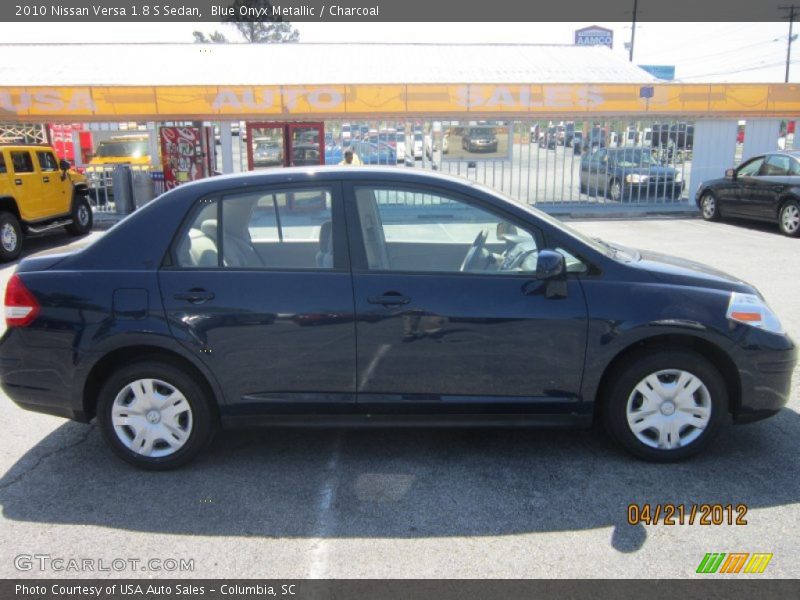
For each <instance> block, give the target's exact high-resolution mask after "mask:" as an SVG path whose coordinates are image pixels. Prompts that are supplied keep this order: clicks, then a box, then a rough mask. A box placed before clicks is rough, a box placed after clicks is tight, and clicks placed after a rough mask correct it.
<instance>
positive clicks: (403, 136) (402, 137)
mask: <svg viewBox="0 0 800 600" xmlns="http://www.w3.org/2000/svg"><path fill="white" fill-rule="evenodd" d="M397 141H398V142H405V141H406V134H405V133H398V134H397Z"/></svg>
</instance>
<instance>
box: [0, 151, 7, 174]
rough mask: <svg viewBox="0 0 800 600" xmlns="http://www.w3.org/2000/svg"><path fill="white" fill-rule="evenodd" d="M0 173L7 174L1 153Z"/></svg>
mask: <svg viewBox="0 0 800 600" xmlns="http://www.w3.org/2000/svg"><path fill="white" fill-rule="evenodd" d="M0 173H8V169H7V168H6V156H5V154H3V153H2V152H0Z"/></svg>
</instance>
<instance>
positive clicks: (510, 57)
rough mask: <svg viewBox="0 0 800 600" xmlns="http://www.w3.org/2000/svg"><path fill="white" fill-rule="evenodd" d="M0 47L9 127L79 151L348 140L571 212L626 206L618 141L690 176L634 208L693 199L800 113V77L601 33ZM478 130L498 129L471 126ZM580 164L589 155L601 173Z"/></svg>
mask: <svg viewBox="0 0 800 600" xmlns="http://www.w3.org/2000/svg"><path fill="white" fill-rule="evenodd" d="M3 50H4V53H5V55H6V56H14V57H17V60H14V61H7V62H6V63H4V64H3V65H0V111H2V116H0V129H2V135H3V137H4V140H5V141H11V140H12V139H18V138H20V137H22V138H24V139H26V140H28V141H49V142H51V143H53V144H54V145H55V146H56V148H57V150H58V151H59V153H61V154H62V156H65V157H66V158H68V159H70V160H72V161H74V162H75V163H76V165H77V166H78V167H85V166H86V165H87V163H94V164H98V163H100V162H102V160H101V159H102V158H103V156H102V154H103V152H98V147H99V145H100V144H101V143H102V142H104V141H105V142H109V141H123V142H124V141H125V140H133V139H136V140H139V141H140V142H141V144H143V146H141V145H140V146H139V150H137V151H136V152H137V153H138V155H139V156H137V159H138V161H139V162H140V163H141V159H142V156H146V157H149V160H148V159H146V161H147V162H149V164H148V165H147V168H148V169H149V170H151V171H152V172H153V175H154V176H156V177H162V178H163V177H165V176H166V178H167V179H168V180H170V181H171V182H172V183H171V185H174V184H177V183H180V182H181V181H185V180H189V179H195V178H198V177H205V176H209V175H212V174H214V173H216V172H224V173H229V172H237V171H244V170H249V169H256V168H281V167H283V166H290V165H309V164H325V163H326V162H327V163H334V162H338V160H340V158H341V153H342V150H343V148H344V147H346V146H352V147H354V148H355V149H357V151H358V152H360V153H361V154H363V155H364V156H363V158H364V159H365V160H364V162H370V163H386V164H392V165H395V166H396V168H428V169H435V170H438V171H442V172H448V173H453V174H457V175H461V176H463V177H467V178H469V179H473V180H477V181H480V182H481V183H484V184H486V185H489V186H491V187H494V188H496V189H498V190H501V191H503V192H505V193H507V194H509V195H511V196H512V197H514V198H515V199H517V200H518V201H520V202H525V203H530V204H536V205H538V206H541V207H543V208H545V209H546V210H551V211H553V212H565V211H566V212H578V213H579V212H581V211H585V210H586V209H587V208H589V209H592V210H600V211H604V210H615V209H619V208H620V204H621V202H620V200H619V199H618V198H615V197H613V195H609V193H608V189H607V185H608V182H609V181H610V179H609V178H613V174H611V173H609V172H608V169H609V167H607V166H606V167H604V166H602V165H603V164H605V163H603V162H601V160H600V159H601V158H604V157H605V155H606V154H608V155H610V154H612V153H614V152H616V153H617V154H619V153H620V152H622V153H623V154H625V156H626V157H628V158H627V159H629V160H634V161H642V160H643V161H644V164H650V165H654V167H653V168H654V170H657V171H659V173H662V172H665V171H668V172H669V177H670V178H671V179H670V181H673V182H680V184H679V186H678V187H677V188H675V187H673V188H672V189H671V190H670V192H669V193H661V192H664V190H663V189H662V190H660V189H655V190H654V193H645V194H644V195H641V194H640V195H638V196H637V197H633V198H628V199H627V203H626V206H625V208H626V209H638V210H644V211H647V210H652V209H654V208H657V209H658V210H677V209H684V210H685V209H686V207H687V206H693V200H694V198H693V194H694V190H696V189H697V187H698V186H699V184H700V182H701V181H703V180H705V179H709V178H714V177H719V176H721V175H722V174H723V172H724V170H725V169H726V168H727V167H730V166H733V165H734V164H737V163H738V162H740V161H741V160H743V159H744V158H747V157H749V156H752V155H754V154H757V153H762V152H766V151H772V150H776V149H778V148H790V147H793V146H794V121H795V119H797V118H798V117H800V86H798V85H796V84H758V83H754V84H739V83H737V84H709V83H691V84H689V83H681V82H680V81H676V82H665V81H662V80H659V79H656V78H655V77H654V76H653V75H651V74H650V73H648V72H646V71H645V70H643V69H641V68H639V67H637V66H635V65H633V64H632V63H629V62H627V61H625V60H624V59H623V58H621V57H619V56H617V55H616V54H614V53H613V52H612V51H610V50H609V49H608V48H605V47H602V46H580V45H563V46H561V45H534V44H530V45H517V44H489V45H485V44H481V45H477V44H474V45H471V44H465V45H460V44H69V45H55V44H53V45H50V44H26V45H19V44H17V45H7V44H6V45H3ZM476 132H478V133H481V132H482V133H481V135H483V136H484V137H486V138H487V140H488V141H487V140H484V141H483V142H476V141H475V138H476V137H480V136H479V135H478V133H476ZM107 147H108V145H107ZM142 148H144V149H142ZM618 148H622V149H628V150H616V149H618ZM390 149H391V150H390ZM600 151H603V152H600ZM598 152H600V153H599V154H597V153H598ZM145 153H146V154H145ZM593 157H594V158H593ZM643 157H644V158H643ZM123 162H124V161H123ZM118 163H119V160H116V161H112V162H110V165H114V164H118ZM190 163H191V164H190ZM187 165H188V166H187ZM656 165H657V167H656ZM587 168H588V169H595V170H596V171H597V173H596V174H597V177H596V178H595V179H592V181H593V182H594V183H593V184H587V183H586V182H587V179H586V178H585V177H586V172H587ZM604 169H605V171H606V172H603V173H601V171H603V170H604ZM657 180H658V179H657V177H654V181H657ZM593 186H594V187H593Z"/></svg>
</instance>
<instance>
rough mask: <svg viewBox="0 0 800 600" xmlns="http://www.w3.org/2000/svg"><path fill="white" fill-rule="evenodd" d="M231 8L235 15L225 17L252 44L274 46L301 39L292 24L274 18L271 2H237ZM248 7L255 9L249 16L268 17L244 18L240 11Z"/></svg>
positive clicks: (255, 0)
mask: <svg viewBox="0 0 800 600" xmlns="http://www.w3.org/2000/svg"><path fill="white" fill-rule="evenodd" d="M231 7H232V8H233V9H234V11H233V12H234V15H233V16H230V17H225V20H226V21H227V22H229V23H230V24H232V25H233V26H234V27H236V29H237V30H238V31H239V33H240V34H241V35H242V37H243V38H244V39H245V40H246V41H247V42H249V43H251V44H274V43H282V42H296V41H298V40H299V39H300V32H299V31H297V29H295V28H294V27H293V26H292V24H291V23H289V22H288V21H284V20H283V19H281V18H280V17H273V16H272V3H270V2H269V0H235V2H234V3H233V4H231ZM241 7H247V8H250V9H255V10H253V11H248V13H249V14H254V15H255V14H259V15H266V16H262V17H256V16H252V17H249V16H247V17H242V16H240V15H241V13H240V12H239V9H240V8H241Z"/></svg>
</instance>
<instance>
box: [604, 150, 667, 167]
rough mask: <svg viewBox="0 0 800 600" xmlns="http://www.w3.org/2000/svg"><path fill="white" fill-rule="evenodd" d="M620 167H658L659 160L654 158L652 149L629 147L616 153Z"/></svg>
mask: <svg viewBox="0 0 800 600" xmlns="http://www.w3.org/2000/svg"><path fill="white" fill-rule="evenodd" d="M614 157H615V160H616V162H617V164H618V165H619V166H620V167H656V166H658V161H657V160H656V159H654V158H653V155H652V154H651V153H650V150H646V149H644V148H629V149H627V150H624V151H622V152H617V153H615V155H614Z"/></svg>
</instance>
